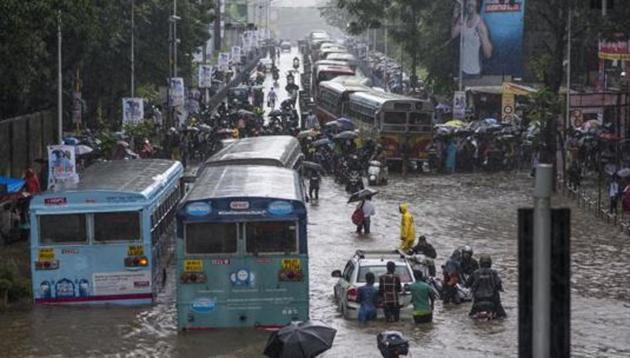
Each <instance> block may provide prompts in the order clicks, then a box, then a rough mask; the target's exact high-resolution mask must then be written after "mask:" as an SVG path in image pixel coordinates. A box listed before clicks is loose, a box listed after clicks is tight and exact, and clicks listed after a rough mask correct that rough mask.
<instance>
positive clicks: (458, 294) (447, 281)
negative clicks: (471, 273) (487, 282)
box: [440, 266, 472, 305]
mask: <svg viewBox="0 0 630 358" xmlns="http://www.w3.org/2000/svg"><path fill="white" fill-rule="evenodd" d="M442 270H443V272H444V266H442ZM443 275H444V279H443V281H442V282H443V283H442V289H441V291H440V297H441V298H442V301H443V302H444V303H449V302H452V303H454V304H456V305H458V304H460V303H463V302H470V301H472V292H471V290H470V289H469V288H468V287H466V286H464V284H463V283H462V282H466V280H465V279H466V278H465V277H464V275H463V274H460V273H456V274H455V275H457V277H452V275H449V274H448V273H447V272H444V273H443Z"/></svg>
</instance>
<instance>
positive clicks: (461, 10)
mask: <svg viewBox="0 0 630 358" xmlns="http://www.w3.org/2000/svg"><path fill="white" fill-rule="evenodd" d="M459 20H460V25H459V76H458V77H459V91H460V92H461V91H463V90H464V88H463V87H464V66H463V62H464V56H463V55H464V54H463V53H462V52H464V36H463V35H464V34H463V31H464V0H459Z"/></svg>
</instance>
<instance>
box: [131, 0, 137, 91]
mask: <svg viewBox="0 0 630 358" xmlns="http://www.w3.org/2000/svg"><path fill="white" fill-rule="evenodd" d="M134 8H135V0H131V97H135V94H136V84H135V82H136V69H135V51H134V45H135V44H134V37H135V36H134V31H135V19H134V13H135V10H134Z"/></svg>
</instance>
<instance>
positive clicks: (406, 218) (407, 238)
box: [398, 203, 416, 252]
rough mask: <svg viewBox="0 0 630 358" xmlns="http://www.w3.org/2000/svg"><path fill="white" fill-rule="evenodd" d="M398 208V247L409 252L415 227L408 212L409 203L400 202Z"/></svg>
mask: <svg viewBox="0 0 630 358" xmlns="http://www.w3.org/2000/svg"><path fill="white" fill-rule="evenodd" d="M398 209H399V210H400V213H401V214H402V217H401V219H400V249H401V250H402V251H404V252H409V251H410V250H411V248H412V247H413V243H414V241H415V240H416V227H415V225H414V223H413V216H411V213H410V212H409V204H407V203H402V204H400V207H399V208H398Z"/></svg>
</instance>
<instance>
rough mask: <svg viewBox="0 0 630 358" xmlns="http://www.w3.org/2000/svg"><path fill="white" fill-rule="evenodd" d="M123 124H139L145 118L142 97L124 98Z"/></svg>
mask: <svg viewBox="0 0 630 358" xmlns="http://www.w3.org/2000/svg"><path fill="white" fill-rule="evenodd" d="M122 106H123V124H138V123H140V122H142V120H143V119H144V103H143V101H142V98H129V97H126V98H123V99H122Z"/></svg>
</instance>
